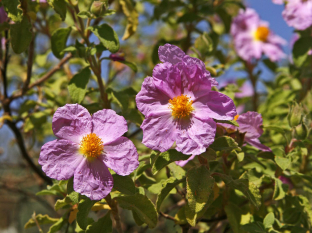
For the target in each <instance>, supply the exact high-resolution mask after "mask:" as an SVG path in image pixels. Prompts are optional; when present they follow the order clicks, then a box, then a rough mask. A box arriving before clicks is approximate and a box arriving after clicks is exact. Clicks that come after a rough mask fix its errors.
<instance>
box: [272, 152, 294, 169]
mask: <svg viewBox="0 0 312 233" xmlns="http://www.w3.org/2000/svg"><path fill="white" fill-rule="evenodd" d="M275 162H276V164H277V165H278V166H279V167H280V168H281V169H282V170H283V171H284V170H286V169H287V168H288V167H289V165H290V163H291V161H290V158H283V157H281V156H275Z"/></svg>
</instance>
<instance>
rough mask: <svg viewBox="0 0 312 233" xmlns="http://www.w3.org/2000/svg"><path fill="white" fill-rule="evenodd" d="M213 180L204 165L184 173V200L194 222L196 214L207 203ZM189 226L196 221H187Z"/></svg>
mask: <svg viewBox="0 0 312 233" xmlns="http://www.w3.org/2000/svg"><path fill="white" fill-rule="evenodd" d="M214 182H215V181H214V178H212V177H211V176H210V172H209V170H208V169H207V167H206V166H205V165H201V166H200V167H193V168H191V169H190V170H189V171H188V172H187V173H186V192H187V193H186V199H187V205H188V207H189V210H190V211H189V212H192V213H190V215H191V216H194V218H193V219H194V220H196V214H197V213H199V212H200V211H201V210H202V209H203V208H204V207H205V205H206V203H207V202H208V199H209V196H210V195H211V193H212V188H213V185H214ZM188 222H189V223H190V224H191V225H193V226H194V225H195V224H196V221H195V222H194V221H192V222H190V221H188Z"/></svg>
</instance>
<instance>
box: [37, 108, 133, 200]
mask: <svg viewBox="0 0 312 233" xmlns="http://www.w3.org/2000/svg"><path fill="white" fill-rule="evenodd" d="M52 129H53V132H54V134H55V135H56V136H57V137H58V138H59V139H56V140H54V141H51V142H48V143H46V144H44V145H43V146H42V148H41V153H40V157H39V164H40V165H41V166H42V170H43V171H44V172H45V173H46V174H47V176H49V177H51V178H53V179H57V180H67V179H69V178H71V177H72V176H74V190H75V191H76V192H79V193H81V194H83V195H86V196H87V197H89V198H90V199H91V200H100V199H102V198H104V197H105V196H106V195H108V194H109V193H110V191H111V190H112V187H113V177H112V175H111V173H110V172H109V170H108V167H109V168H111V169H112V170H114V171H115V172H116V173H117V174H119V175H122V176H125V175H129V174H130V173H131V172H132V171H134V170H135V169H136V168H137V167H138V165H139V162H138V153H137V151H136V148H135V146H134V145H133V143H132V142H131V141H130V140H129V139H128V138H125V137H122V135H123V134H124V133H125V132H127V131H128V127H127V122H126V120H125V119H124V118H123V117H122V116H119V115H117V114H116V113H115V112H114V111H113V110H110V109H103V110H100V111H98V112H96V113H94V114H93V115H92V116H91V115H90V114H89V112H88V110H87V109H85V108H84V107H82V106H81V105H78V104H66V105H65V106H63V107H60V108H58V109H57V111H56V112H55V114H54V116H53V121H52Z"/></svg>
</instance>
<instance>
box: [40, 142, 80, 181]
mask: <svg viewBox="0 0 312 233" xmlns="http://www.w3.org/2000/svg"><path fill="white" fill-rule="evenodd" d="M78 150H79V146H78V145H77V144H75V143H72V142H70V141H68V140H65V139H57V140H54V141H51V142H47V143H46V144H44V145H43V146H42V147H41V152H40V156H39V160H38V163H39V164H40V165H41V166H42V170H43V171H44V172H45V173H46V174H47V176H49V177H51V178H52V179H56V180H67V179H69V178H70V177H72V176H73V175H74V172H75V170H76V168H77V166H78V165H79V164H80V163H81V161H82V160H83V159H84V157H83V156H82V155H81V154H79V153H78Z"/></svg>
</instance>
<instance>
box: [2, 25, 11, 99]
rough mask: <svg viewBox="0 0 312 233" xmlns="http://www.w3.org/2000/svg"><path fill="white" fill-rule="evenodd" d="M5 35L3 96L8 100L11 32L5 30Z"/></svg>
mask: <svg viewBox="0 0 312 233" xmlns="http://www.w3.org/2000/svg"><path fill="white" fill-rule="evenodd" d="M4 34H5V56H4V62H3V67H2V69H1V73H2V79H3V95H4V98H5V99H6V98H7V97H8V92H7V88H8V80H7V75H6V74H7V67H8V63H9V39H8V37H9V32H8V30H5V32H4Z"/></svg>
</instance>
